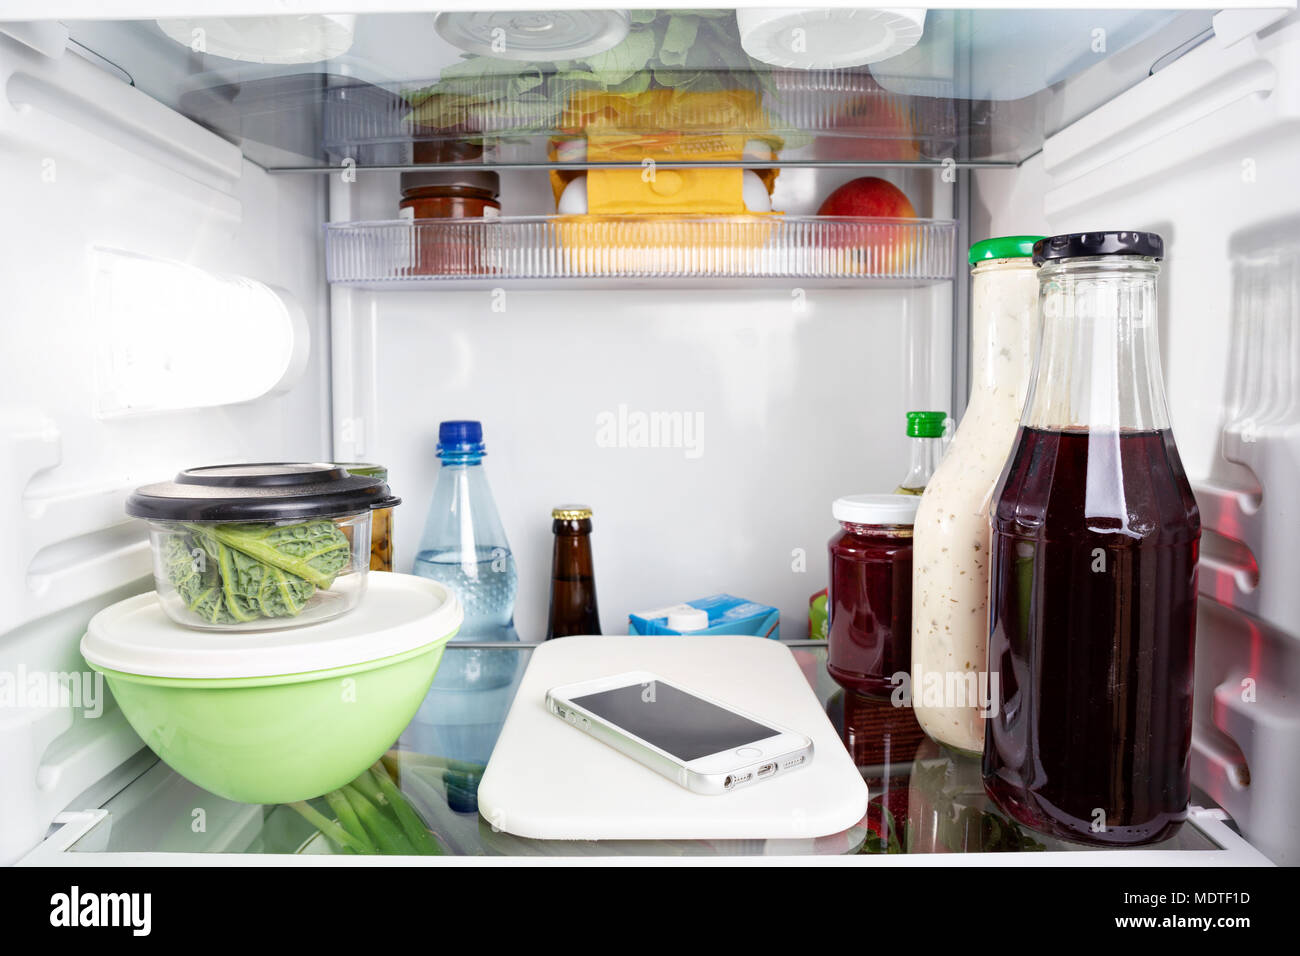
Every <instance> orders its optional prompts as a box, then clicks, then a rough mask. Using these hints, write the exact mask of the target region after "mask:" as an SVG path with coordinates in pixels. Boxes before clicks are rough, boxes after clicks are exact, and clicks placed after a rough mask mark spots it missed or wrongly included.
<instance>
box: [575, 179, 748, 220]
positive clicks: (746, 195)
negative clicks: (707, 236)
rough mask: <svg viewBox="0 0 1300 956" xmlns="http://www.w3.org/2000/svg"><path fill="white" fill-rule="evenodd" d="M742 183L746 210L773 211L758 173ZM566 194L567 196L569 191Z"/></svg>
mask: <svg viewBox="0 0 1300 956" xmlns="http://www.w3.org/2000/svg"><path fill="white" fill-rule="evenodd" d="M741 183H742V185H741V192H740V195H741V198H742V199H744V201H745V208H746V209H748V210H749V211H750V212H771V211H772V197H771V196H769V195H768V194H767V187H766V186H764V185H763V180H761V179H759V177H758V173H756V172H754V171H753V170H752V169H747V170H745V174H744V176H743V177H742V179H741ZM565 192H566V195H567V192H568V191H567V190H566V191H565ZM561 199H563V197H561Z"/></svg>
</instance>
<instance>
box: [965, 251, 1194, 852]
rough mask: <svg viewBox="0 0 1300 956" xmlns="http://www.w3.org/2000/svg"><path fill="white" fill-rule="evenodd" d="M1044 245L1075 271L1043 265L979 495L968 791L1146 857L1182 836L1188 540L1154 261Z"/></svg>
mask: <svg viewBox="0 0 1300 956" xmlns="http://www.w3.org/2000/svg"><path fill="white" fill-rule="evenodd" d="M1116 236H1124V237H1129V238H1127V239H1120V240H1117V239H1113V238H1112V239H1111V245H1110V246H1105V245H1102V246H1100V248H1103V249H1107V250H1110V249H1114V248H1115V246H1118V247H1119V248H1121V249H1126V250H1130V251H1126V252H1114V251H1107V252H1102V253H1098V252H1097V251H1096V250H1097V249H1098V248H1099V247H1098V246H1096V245H1094V244H1093V243H1094V242H1095V243H1101V242H1102V241H1103V240H1105V239H1106V238H1107V237H1116ZM1044 242H1045V243H1048V244H1051V243H1054V242H1055V243H1057V246H1056V249H1058V250H1063V251H1075V252H1081V253H1082V254H1080V255H1061V256H1059V257H1055V256H1052V255H1050V253H1051V252H1052V251H1053V249H1052V247H1051V246H1050V245H1049V247H1048V249H1047V252H1048V253H1049V254H1048V255H1045V256H1044V257H1043V261H1044V262H1045V265H1043V267H1042V271H1041V272H1040V282H1041V284H1042V289H1043V292H1042V300H1041V301H1042V306H1043V316H1044V325H1043V336H1044V338H1043V343H1042V346H1041V351H1040V354H1039V358H1038V366H1037V372H1036V376H1035V381H1034V383H1033V385H1032V386H1031V390H1030V394H1029V398H1028V400H1027V403H1026V408H1025V416H1024V422H1023V424H1022V427H1021V429H1020V432H1019V434H1018V436H1017V439H1016V444H1015V446H1014V449H1013V451H1012V454H1011V457H1010V459H1009V461H1008V463H1007V466H1006V469H1005V470H1004V472H1003V475H1002V479H1001V481H1000V482H999V485H998V488H997V490H996V491H995V492H994V504H993V508H992V524H993V536H992V566H991V572H990V595H989V616H990V635H989V672H990V689H991V696H992V700H993V704H994V706H993V709H992V713H991V714H990V716H989V717H988V720H987V723H986V725H985V746H984V767H983V772H984V784H985V789H986V790H987V792H988V794H989V796H991V797H992V798H993V799H994V800H995V801H996V802H997V803H998V804H999V805H1000V806H1001V807H1002V809H1003V810H1005V811H1006V812H1007V813H1008V814H1009V815H1010V816H1012V817H1013V818H1015V819H1016V820H1017V821H1019V822H1021V823H1023V824H1025V825H1027V826H1030V827H1033V828H1035V829H1038V830H1041V831H1044V832H1047V833H1050V834H1053V835H1055V836H1058V837H1061V838H1063V839H1066V840H1072V841H1076V842H1083V843H1090V844H1096V845H1120V846H1126V845H1135V844H1142V843H1151V842H1155V841H1158V840H1162V839H1164V838H1166V837H1168V836H1171V835H1172V834H1173V833H1174V831H1175V830H1177V829H1178V827H1179V826H1180V824H1181V822H1182V821H1183V819H1184V818H1185V816H1186V809H1187V803H1188V797H1189V790H1190V781H1189V754H1190V748H1191V727H1192V667H1193V651H1194V642H1195V631H1196V590H1197V586H1196V561H1197V551H1198V545H1199V539H1200V515H1199V512H1198V511H1197V507H1196V502H1195V499H1194V498H1193V497H1192V493H1191V488H1190V485H1189V484H1188V481H1187V476H1186V475H1185V474H1184V472H1183V467H1182V463H1181V462H1180V460H1179V457H1178V451H1177V448H1176V447H1175V446H1174V441H1173V436H1172V433H1171V432H1170V430H1169V425H1168V412H1167V410H1166V407H1165V401H1164V390H1163V385H1162V383H1161V380H1160V369H1159V363H1158V357H1157V356H1158V351H1157V349H1156V343H1155V341H1154V334H1155V330H1154V325H1155V314H1156V310H1155V277H1156V275H1157V274H1158V268H1159V267H1158V265H1157V260H1158V258H1159V257H1160V256H1161V255H1162V252H1163V246H1162V244H1161V243H1160V242H1159V237H1157V236H1151V235H1150V234H1145V233H1138V234H1134V233H1120V234H1116V233H1097V234H1087V235H1086V236H1082V237H1080V236H1070V237H1057V238H1056V239H1053V240H1045V241H1044ZM1039 246H1040V247H1041V246H1043V243H1039ZM1089 252H1092V253H1093V254H1092V255H1088V254H1087V253H1089ZM1037 254H1038V250H1037V249H1036V255H1037Z"/></svg>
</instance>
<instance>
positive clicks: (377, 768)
mask: <svg viewBox="0 0 1300 956" xmlns="http://www.w3.org/2000/svg"><path fill="white" fill-rule="evenodd" d="M370 772H371V773H372V774H373V775H374V778H375V782H376V783H378V784H379V789H380V790H382V791H383V792H384V796H386V797H387V798H388V804H389V806H391V807H392V808H393V813H394V814H396V815H397V822H398V823H399V824H401V826H402V830H403V831H404V832H405V833H406V837H407V839H408V840H410V841H411V843H412V844H414V846H415V851H416V852H417V853H423V854H426V855H429V856H438V855H441V853H442V847H440V846H439V845H438V841H437V840H435V839H434V838H433V834H431V833H430V832H429V829H428V827H426V826H425V825H424V821H423V820H421V819H420V817H419V815H418V814H417V813H416V812H415V810H414V809H413V808H412V807H411V805H410V803H408V802H407V800H406V797H405V796H403V795H402V792H401V791H400V790H398V789H397V784H395V783H393V780H392V778H391V777H389V776H388V771H387V770H385V769H384V765H383V764H382V763H379V762H376V763H375V765H374V766H373V767H371V768H370ZM362 776H364V774H363V775H362Z"/></svg>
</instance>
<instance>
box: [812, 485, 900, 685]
mask: <svg viewBox="0 0 1300 956" xmlns="http://www.w3.org/2000/svg"><path fill="white" fill-rule="evenodd" d="M919 500H920V499H918V498H917V497H916V496H915V495H849V496H848V497H845V498H837V499H835V503H834V504H833V505H832V506H831V514H832V515H833V516H834V517H835V520H836V521H838V522H839V523H840V531H839V533H838V534H836V535H835V536H834V537H833V538H831V540H830V543H829V545H828V548H829V550H830V587H829V589H828V592H827V600H826V609H827V612H828V616H829V629H828V637H827V640H828V642H829V644H830V646H829V649H828V656H827V662H826V668H827V670H828V671H829V672H830V675H831V677H833V678H834V679H835V681H836V683H838V684H839V685H840V686H841V687H844V688H845V689H846V690H850V691H855V692H857V693H860V694H867V695H869V696H873V697H889V696H890V694H892V693H893V691H894V689H895V688H896V687H897V686H898V684H897V683H896V682H895V680H894V675H896V674H899V673H905V672H906V671H907V668H908V666H909V663H910V659H911V655H912V521H913V519H914V518H915V516H916V505H917V502H918V501H919Z"/></svg>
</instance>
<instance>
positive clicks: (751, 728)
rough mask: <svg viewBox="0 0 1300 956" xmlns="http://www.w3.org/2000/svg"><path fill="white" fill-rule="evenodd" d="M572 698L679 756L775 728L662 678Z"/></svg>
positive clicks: (750, 739) (736, 743)
mask: <svg viewBox="0 0 1300 956" xmlns="http://www.w3.org/2000/svg"><path fill="white" fill-rule="evenodd" d="M573 702H574V703H575V704H577V705H578V706H580V707H585V708H586V709H587V710H589V711H591V712H592V713H593V714H596V715H597V716H599V717H602V718H604V719H605V720H607V721H609V722H610V723H611V724H614V725H615V726H617V727H621V728H623V729H624V730H626V731H628V732H629V733H632V734H635V735H636V736H638V737H640V738H641V739H642V740H644V741H647V742H648V743H652V744H654V745H655V746H656V747H658V748H659V749H660V750H663V751H666V752H667V753H670V754H672V755H673V756H674V757H676V758H677V759H678V760H681V761H689V760H696V759H698V758H700V757H707V756H708V755H709V754H715V753H718V752H719V751H723V750H734V749H736V748H737V747H743V746H745V745H746V744H752V743H754V741H756V740H763V739H764V738H766V737H774V736H776V735H777V734H778V733H780V731H777V730H773V729H772V728H771V727H765V726H763V725H762V724H759V723H755V722H754V721H752V720H750V719H749V718H747V717H742V716H740V715H739V714H735V713H732V712H731V711H729V710H724V709H723V708H721V707H718V706H717V705H716V704H711V703H709V702H708V701H707V700H701V699H700V698H698V697H696V696H695V695H693V694H688V693H687V692H686V691H684V690H680V689H678V688H676V687H674V686H673V685H672V684H667V683H664V682H663V681H651V682H649V683H645V684H629V685H628V686H627V687H616V688H614V689H613V690H603V691H600V692H599V693H596V694H588V695H587V696H585V697H575V698H573Z"/></svg>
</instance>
